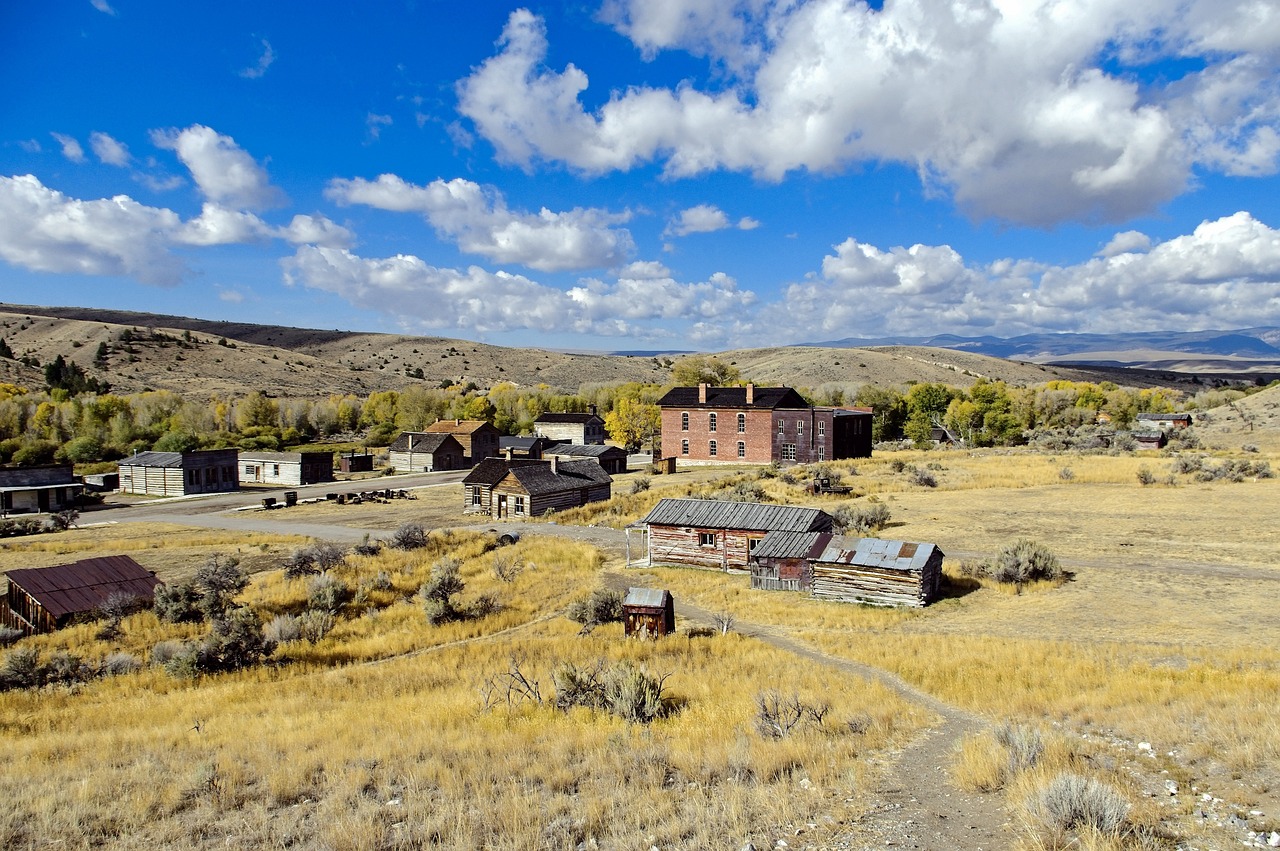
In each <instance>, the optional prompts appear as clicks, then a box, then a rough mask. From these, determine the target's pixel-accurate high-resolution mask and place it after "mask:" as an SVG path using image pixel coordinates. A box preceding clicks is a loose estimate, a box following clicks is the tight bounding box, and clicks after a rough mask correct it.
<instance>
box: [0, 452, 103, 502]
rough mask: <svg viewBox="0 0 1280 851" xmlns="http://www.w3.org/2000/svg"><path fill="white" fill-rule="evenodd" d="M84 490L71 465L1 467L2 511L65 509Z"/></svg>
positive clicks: (0, 497)
mask: <svg viewBox="0 0 1280 851" xmlns="http://www.w3.org/2000/svg"><path fill="white" fill-rule="evenodd" d="M82 490H84V486H83V485H82V484H81V483H80V481H79V480H77V479H76V477H75V474H74V473H73V472H72V469H71V465H70V464H46V465H43V466H39V467H8V468H5V469H0V513H4V514H16V513H27V512H48V511H62V510H63V509H65V508H71V507H73V506H75V504H76V502H77V497H79V495H80V492H81V491H82Z"/></svg>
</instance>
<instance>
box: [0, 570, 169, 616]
mask: <svg viewBox="0 0 1280 851" xmlns="http://www.w3.org/2000/svg"><path fill="white" fill-rule="evenodd" d="M7 576H8V577H9V581H10V582H12V583H13V584H15V585H17V586H18V587H19V588H21V589H22V590H24V591H26V592H27V593H28V594H29V595H31V597H32V598H33V599H35V601H36V602H37V603H39V604H40V605H41V606H43V607H44V609H45V611H47V612H48V613H49V614H50V615H52V616H53V617H54V618H60V617H63V616H64V615H70V614H75V613H77V612H91V611H93V610H94V609H97V608H100V607H101V606H102V604H103V603H105V602H106V601H107V598H108V597H111V596H112V595H115V594H123V595H127V596H130V597H151V596H153V595H154V594H155V589H156V586H157V585H159V584H160V580H158V579H156V577H155V575H154V574H152V573H151V571H149V570H147V569H146V568H145V567H143V566H142V565H140V564H138V563H137V562H136V561H134V560H133V559H131V558H129V557H128V556H103V557H101V558H87V559H83V560H81V561H76V562H72V563H71V564H60V565H57V566H55V567H37V568H22V569H18V570H10V571H8V573H7Z"/></svg>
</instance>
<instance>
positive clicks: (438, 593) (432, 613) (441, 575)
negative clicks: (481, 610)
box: [418, 558, 465, 625]
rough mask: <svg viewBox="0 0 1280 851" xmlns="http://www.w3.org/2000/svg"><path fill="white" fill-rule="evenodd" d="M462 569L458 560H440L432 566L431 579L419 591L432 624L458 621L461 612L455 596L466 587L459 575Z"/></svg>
mask: <svg viewBox="0 0 1280 851" xmlns="http://www.w3.org/2000/svg"><path fill="white" fill-rule="evenodd" d="M461 567H462V565H461V564H460V563H459V562H458V560H457V559H452V558H442V559H440V560H439V561H437V562H436V563H435V564H434V565H433V566H432V568H431V577H430V578H429V579H428V580H427V581H426V582H424V583H423V584H422V587H421V588H419V589H418V598H419V599H420V600H422V602H423V608H424V609H425V610H426V613H427V620H428V621H429V622H430V623H431V624H433V625H436V624H442V623H445V622H447V621H451V620H457V619H458V617H459V612H458V609H457V606H455V605H454V602H453V595H454V594H457V593H460V592H461V591H462V589H463V588H464V587H465V585H464V584H463V582H462V577H461V576H460V575H459V574H458V571H459V569H460V568H461Z"/></svg>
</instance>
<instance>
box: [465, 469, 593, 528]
mask: <svg viewBox="0 0 1280 851" xmlns="http://www.w3.org/2000/svg"><path fill="white" fill-rule="evenodd" d="M462 486H463V511H464V512H468V513H481V514H488V515H490V516H492V517H494V518H499V519H500V518H505V517H537V516H539V515H541V514H546V513H547V512H548V511H552V510H556V511H559V510H562V509H565V508H576V507H577V506H580V505H586V504H587V503H589V502H598V501H600V500H604V499H608V498H609V496H610V494H611V492H612V488H613V478H612V477H611V476H610V475H609V474H608V473H606V472H605V471H604V468H603V467H601V466H600V465H599V464H597V463H596V462H595V461H560V460H559V459H557V458H552V459H551V460H550V461H533V460H512V461H508V460H507V459H506V458H488V459H485V460H484V461H482V462H480V463H479V464H477V465H476V466H475V468H474V469H472V471H471V472H470V473H468V474H467V477H466V478H465V479H463V480H462Z"/></svg>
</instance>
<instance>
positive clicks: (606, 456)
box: [542, 443, 627, 475]
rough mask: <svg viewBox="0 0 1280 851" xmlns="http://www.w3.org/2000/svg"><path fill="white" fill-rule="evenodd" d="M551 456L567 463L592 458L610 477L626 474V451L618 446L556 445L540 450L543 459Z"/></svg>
mask: <svg viewBox="0 0 1280 851" xmlns="http://www.w3.org/2000/svg"><path fill="white" fill-rule="evenodd" d="M552 455H555V456H557V457H559V458H561V459H563V460H567V461H577V460H579V459H583V458H593V459H595V461H596V463H597V464H599V465H600V466H601V467H604V471H605V472H606V473H609V474H610V475H616V474H620V473H625V472H627V450H625V449H622V448H621V447H618V446H606V445H605V444H603V443H595V444H583V443H557V444H555V445H552V446H548V447H547V448H546V449H543V450H542V457H543V458H550V457H551V456H552Z"/></svg>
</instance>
